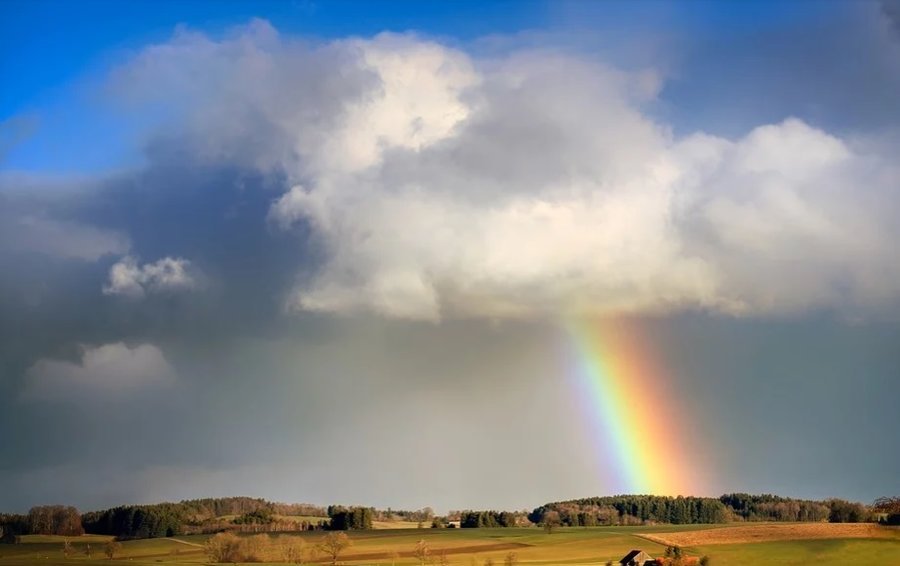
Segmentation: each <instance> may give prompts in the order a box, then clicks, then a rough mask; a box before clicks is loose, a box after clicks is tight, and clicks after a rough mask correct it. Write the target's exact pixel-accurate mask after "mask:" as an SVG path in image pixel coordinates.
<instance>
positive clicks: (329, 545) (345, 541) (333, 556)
mask: <svg viewBox="0 0 900 566" xmlns="http://www.w3.org/2000/svg"><path fill="white" fill-rule="evenodd" d="M352 544H353V541H351V540H350V537H348V536H347V533H336V532H331V533H328V534H327V535H325V536H324V537H322V542H320V543H319V548H320V549H321V550H322V552H323V553H324V554H325V555H326V556H328V558H329V559H330V560H331V564H332V566H336V565H337V563H338V558H339V557H340V556H341V553H342V552H343V551H344V550H345V549H346V548H348V547H350V546H351V545H352Z"/></svg>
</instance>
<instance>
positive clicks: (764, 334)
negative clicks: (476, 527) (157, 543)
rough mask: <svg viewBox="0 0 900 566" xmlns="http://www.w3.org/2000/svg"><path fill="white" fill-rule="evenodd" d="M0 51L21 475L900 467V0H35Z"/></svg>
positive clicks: (110, 495) (211, 482)
mask: <svg viewBox="0 0 900 566" xmlns="http://www.w3.org/2000/svg"><path fill="white" fill-rule="evenodd" d="M0 54H2V55H0V84H2V85H3V88H2V89H0V391H2V394H0V431H3V433H2V434H3V444H2V446H3V449H2V450H0V485H2V486H3V489H2V490H0V510H2V511H19V512H21V511H26V510H27V509H28V508H29V507H31V506H33V505H39V504H56V503H60V504H71V505H75V506H77V507H78V508H79V509H81V510H92V509H100V508H105V507H109V506H114V505H119V504H126V503H151V502H159V501H164V500H170V501H171V500H180V499H185V498H198V497H214V496H230V495H249V496H258V497H265V498H268V499H271V500H276V501H284V502H310V503H316V504H330V503H342V504H359V505H367V506H376V507H380V508H385V507H389V506H390V507H393V508H395V509H399V508H406V509H417V508H421V507H425V506H431V507H433V508H435V509H437V510H439V511H447V510H451V509H467V508H473V509H488V508H494V509H522V508H526V509H531V508H533V507H536V506H538V505H541V504H543V503H546V502H549V501H558V500H563V499H569V498H578V497H590V496H597V495H612V494H618V493H632V492H654V493H661V494H666V495H675V494H684V495H708V496H718V495H720V494H722V493H726V492H734V491H742V492H753V493H762V492H765V493H778V494H782V495H786V496H794V497H803V498H827V497H842V498H847V499H851V500H857V501H863V502H870V501H871V500H873V499H874V498H876V497H879V496H884V495H895V494H896V492H897V489H898V487H900V486H898V483H897V477H898V470H900V450H898V448H900V445H898V436H897V433H896V431H897V430H900V412H898V411H897V409H896V400H897V399H898V398H900V347H898V346H900V252H898V251H897V248H896V242H897V241H900V227H898V224H897V222H896V219H897V217H898V213H900V164H898V163H897V160H896V156H897V155H898V152H900V104H897V100H900V5H898V4H896V3H894V2H865V1H859V2H829V1H822V2H815V3H813V2H801V1H797V2H730V3H722V2H701V1H697V2H691V3H685V4H676V3H669V2H651V1H649V0H648V1H638V2H613V1H609V2H564V1H563V2H467V1H459V2H450V3H436V2H405V1H404V2H401V1H397V2H383V3H369V2H343V1H336V2H323V1H293V2H291V1H287V0H285V1H280V2H242V1H237V0H235V1H231V2H207V1H194V2H178V3H176V2H142V1H136V2H129V3H121V2H111V1H84V2H80V3H72V2H61V1H60V2H54V1H31V2H21V1H7V2H2V3H0ZM573 328H586V329H589V330H590V331H589V332H587V333H586V334H584V335H585V336H587V335H590V337H591V338H590V340H592V341H593V342H592V343H591V344H589V345H588V347H583V346H584V341H583V340H580V338H581V337H582V335H581V334H579V332H578V331H574V332H573ZM579 345H581V346H579ZM638 463H639V464H640V466H639V465H638Z"/></svg>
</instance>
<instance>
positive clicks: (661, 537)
mask: <svg viewBox="0 0 900 566" xmlns="http://www.w3.org/2000/svg"><path fill="white" fill-rule="evenodd" d="M638 536H641V537H643V538H646V539H647V540H651V541H653V542H657V543H660V544H665V545H676V546H701V545H708V544H741V543H747V542H766V541H776V540H802V539H820V538H883V537H884V538H892V537H900V530H898V529H897V528H891V527H882V526H879V525H875V524H871V523H801V524H787V525H786V524H770V523H766V524H760V525H742V526H739V527H728V528H718V529H706V530H702V531H684V532H675V533H646V534H639V535H638Z"/></svg>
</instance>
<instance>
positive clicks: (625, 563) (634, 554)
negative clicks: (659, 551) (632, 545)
mask: <svg viewBox="0 0 900 566" xmlns="http://www.w3.org/2000/svg"><path fill="white" fill-rule="evenodd" d="M619 564H621V565H622V566H650V565H651V564H653V565H655V564H656V560H654V558H653V557H652V556H650V555H649V554H647V553H646V552H644V551H643V550H632V551H631V552H629V553H628V554H626V555H625V557H624V558H622V560H619Z"/></svg>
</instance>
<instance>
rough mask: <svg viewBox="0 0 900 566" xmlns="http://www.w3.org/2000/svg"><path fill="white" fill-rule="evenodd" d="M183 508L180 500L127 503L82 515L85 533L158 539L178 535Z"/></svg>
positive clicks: (182, 522) (180, 529)
mask: <svg viewBox="0 0 900 566" xmlns="http://www.w3.org/2000/svg"><path fill="white" fill-rule="evenodd" d="M185 518H186V514H185V509H184V507H183V506H181V504H179V503H160V504H158V505H128V506H122V507H115V508H113V509H107V510H105V511H91V512H90V513H85V514H84V516H83V517H82V518H81V522H82V524H83V525H84V530H85V532H86V533H90V534H97V535H113V536H115V537H117V538H120V539H129V538H158V537H171V536H174V535H179V534H181V532H182V525H183V524H184V523H185Z"/></svg>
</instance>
